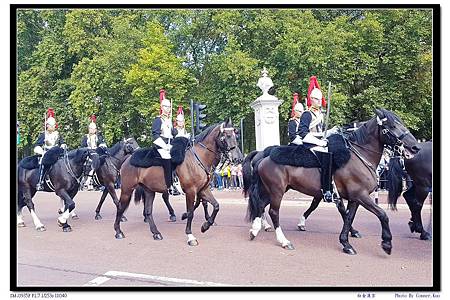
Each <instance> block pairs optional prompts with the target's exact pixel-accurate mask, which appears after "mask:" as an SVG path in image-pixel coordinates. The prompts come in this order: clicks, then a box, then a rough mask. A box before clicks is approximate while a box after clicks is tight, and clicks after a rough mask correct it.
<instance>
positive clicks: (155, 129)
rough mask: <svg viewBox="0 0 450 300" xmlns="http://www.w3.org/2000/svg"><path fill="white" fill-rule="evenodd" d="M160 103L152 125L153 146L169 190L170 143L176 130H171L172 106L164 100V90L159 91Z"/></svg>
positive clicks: (170, 175)
mask: <svg viewBox="0 0 450 300" xmlns="http://www.w3.org/2000/svg"><path fill="white" fill-rule="evenodd" d="M160 101H161V109H160V115H159V116H158V117H156V118H155V119H154V120H153V123H152V137H153V146H154V147H155V148H156V149H157V150H158V152H159V154H160V155H161V158H162V161H163V168H164V175H165V179H166V184H167V187H169V190H170V189H171V186H172V181H173V179H172V164H171V161H170V159H171V156H170V149H171V148H172V145H171V141H172V140H173V138H174V137H175V136H176V135H177V130H176V129H175V128H173V124H172V120H171V118H170V115H171V111H172V105H171V102H170V101H169V100H167V99H166V97H165V91H164V90H160Z"/></svg>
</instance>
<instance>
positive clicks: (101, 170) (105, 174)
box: [92, 138, 139, 222]
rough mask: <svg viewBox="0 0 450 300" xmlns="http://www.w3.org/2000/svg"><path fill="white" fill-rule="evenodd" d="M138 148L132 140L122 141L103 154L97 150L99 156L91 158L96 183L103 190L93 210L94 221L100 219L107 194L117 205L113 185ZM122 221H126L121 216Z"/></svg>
mask: <svg viewBox="0 0 450 300" xmlns="http://www.w3.org/2000/svg"><path fill="white" fill-rule="evenodd" d="M138 148H139V145H138V144H137V142H136V140H135V139H134V138H128V139H123V140H122V141H119V142H117V143H116V144H115V145H114V146H112V147H111V148H108V149H107V151H105V152H104V151H103V150H102V148H97V151H96V152H97V153H98V154H99V155H96V156H95V157H94V158H93V161H92V167H93V169H94V171H95V175H96V179H98V183H99V184H100V185H102V186H104V187H105V189H104V190H103V193H102V196H101V197H100V201H99V202H98V205H97V208H96V209H95V219H96V220H100V219H102V216H101V215H100V209H101V208H102V205H103V202H104V201H105V199H106V196H107V195H108V193H109V194H110V195H111V198H112V200H113V202H114V204H115V205H117V203H119V199H118V198H117V194H116V191H115V189H114V185H115V183H116V182H117V180H118V178H119V176H120V172H119V170H120V167H121V166H122V164H123V162H124V161H125V159H127V158H128V157H129V156H130V155H131V154H132V153H133V152H134V150H136V149H138ZM95 175H94V176H95ZM122 221H123V222H125V221H126V218H125V216H123V219H122Z"/></svg>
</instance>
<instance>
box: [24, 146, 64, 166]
mask: <svg viewBox="0 0 450 300" xmlns="http://www.w3.org/2000/svg"><path fill="white" fill-rule="evenodd" d="M63 155H64V149H62V148H60V147H53V148H51V149H50V150H48V151H47V152H45V154H44V157H42V161H41V163H42V164H43V165H47V166H51V165H53V164H55V163H56V162H57V161H58V159H59V158H60V157H62V156H63ZM39 157H40V155H32V156H28V157H25V158H24V159H22V160H21V161H20V162H19V166H20V167H22V168H24V169H27V170H33V169H37V168H39Z"/></svg>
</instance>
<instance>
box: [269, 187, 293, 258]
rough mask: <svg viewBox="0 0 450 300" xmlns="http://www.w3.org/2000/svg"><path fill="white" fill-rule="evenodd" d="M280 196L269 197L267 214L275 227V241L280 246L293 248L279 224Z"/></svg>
mask: <svg viewBox="0 0 450 300" xmlns="http://www.w3.org/2000/svg"><path fill="white" fill-rule="evenodd" d="M281 198H282V196H281V197H279V196H278V197H277V196H275V197H274V196H273V195H272V197H271V199H272V200H271V202H270V209H269V215H270V218H271V219H272V223H273V227H274V228H275V234H276V236H277V241H278V242H279V243H280V244H281V247H283V248H284V249H286V250H293V249H294V246H293V245H292V243H291V242H290V241H289V240H288V239H287V238H286V237H285V236H284V233H283V231H282V230H281V226H280V215H279V212H280V203H281Z"/></svg>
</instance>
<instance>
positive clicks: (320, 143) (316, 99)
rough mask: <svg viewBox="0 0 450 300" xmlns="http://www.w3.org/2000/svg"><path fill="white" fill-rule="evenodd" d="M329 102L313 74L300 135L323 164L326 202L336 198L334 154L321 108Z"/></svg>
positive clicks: (322, 176) (301, 121)
mask: <svg viewBox="0 0 450 300" xmlns="http://www.w3.org/2000/svg"><path fill="white" fill-rule="evenodd" d="M326 105H327V102H326V101H325V98H324V97H323V95H322V92H321V91H320V86H319V83H318V82H317V78H316V76H311V78H310V83H309V88H308V97H307V106H308V110H307V111H305V112H304V113H303V114H302V116H301V118H300V125H299V130H298V131H299V135H300V137H301V138H302V140H303V144H304V145H305V146H306V147H308V148H309V149H310V150H311V151H313V153H314V154H315V155H316V156H317V158H318V159H319V161H320V165H321V170H320V171H321V180H320V182H321V187H322V193H323V198H324V200H325V201H326V202H332V201H333V200H335V199H333V198H334V195H333V186H332V178H331V175H332V174H331V171H332V170H331V164H332V158H333V154H332V153H330V152H328V147H327V145H328V143H327V140H326V139H325V138H324V114H323V113H322V110H321V108H322V107H325V106H326Z"/></svg>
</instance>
